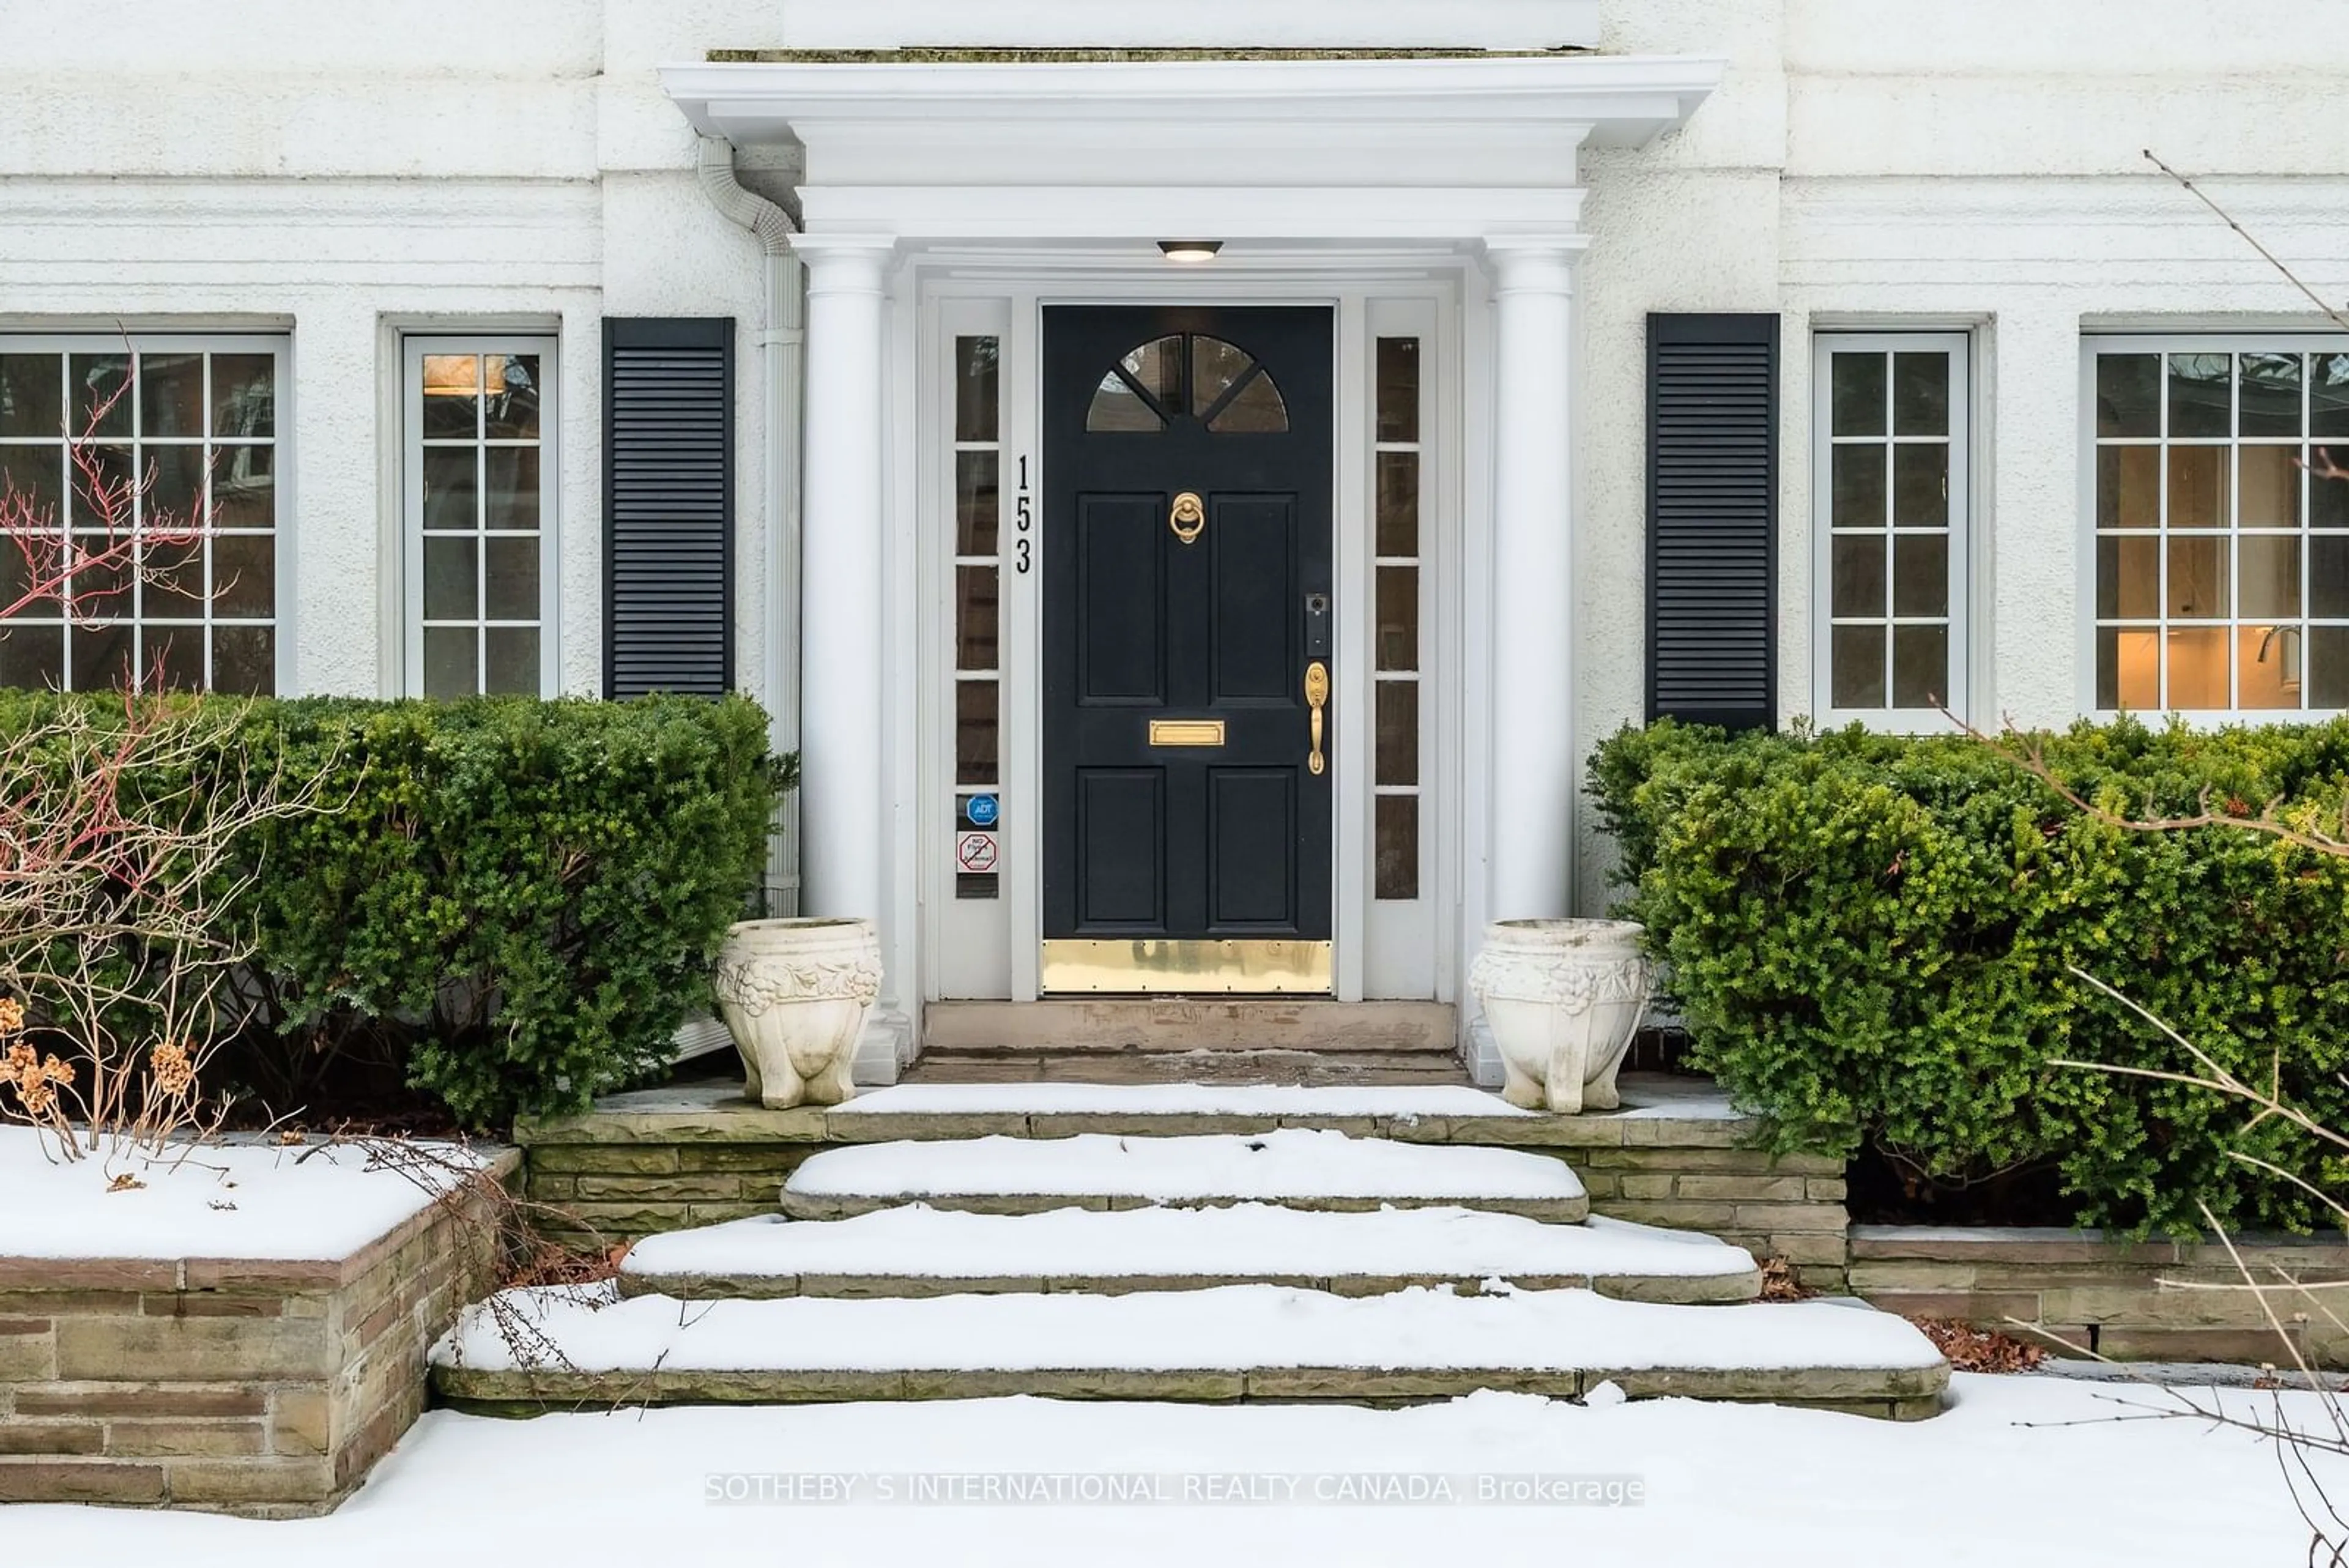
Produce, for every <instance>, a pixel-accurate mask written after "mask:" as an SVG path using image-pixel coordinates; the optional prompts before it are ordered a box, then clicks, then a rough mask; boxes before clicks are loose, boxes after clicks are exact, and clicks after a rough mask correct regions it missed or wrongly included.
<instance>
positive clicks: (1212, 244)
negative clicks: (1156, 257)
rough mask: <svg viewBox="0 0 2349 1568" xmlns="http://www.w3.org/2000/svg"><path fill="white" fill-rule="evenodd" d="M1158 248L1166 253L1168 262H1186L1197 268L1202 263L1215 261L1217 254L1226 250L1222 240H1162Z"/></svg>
mask: <svg viewBox="0 0 2349 1568" xmlns="http://www.w3.org/2000/svg"><path fill="white" fill-rule="evenodd" d="M1158 248H1159V249H1160V250H1162V251H1164V252H1165V253H1166V259H1167V260H1168V261H1171V262H1185V263H1187V264H1189V265H1194V266H1195V265H1198V264H1199V263H1201V262H1211V261H1213V260H1215V259H1216V252H1217V251H1220V250H1222V249H1223V248H1224V242H1223V241H1221V240H1161V241H1159V242H1158Z"/></svg>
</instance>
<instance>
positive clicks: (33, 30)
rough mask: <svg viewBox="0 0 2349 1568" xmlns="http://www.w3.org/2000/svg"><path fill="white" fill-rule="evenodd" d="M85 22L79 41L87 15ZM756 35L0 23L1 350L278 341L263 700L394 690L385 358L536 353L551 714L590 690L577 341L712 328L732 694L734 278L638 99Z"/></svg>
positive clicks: (318, 24) (745, 543) (754, 264)
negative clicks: (716, 332) (556, 698)
mask: <svg viewBox="0 0 2349 1568" xmlns="http://www.w3.org/2000/svg"><path fill="white" fill-rule="evenodd" d="M101 12H102V13H103V14H104V17H105V20H104V24H103V25H98V21H97V14H98V13H101ZM768 15H769V12H768V8H767V7H765V6H762V5H755V4H735V5H708V4H702V5H667V4H657V3H654V0H632V3H628V4H614V5H608V6H607V5H603V4H599V3H597V0H513V3H511V4H503V3H502V4H499V5H473V4H462V3H458V0H415V3H412V4H404V5H398V6H319V5H305V4H300V3H297V0H252V3H250V4H243V5H239V6H238V7H237V8H236V10H235V13H234V16H233V19H229V18H227V17H226V16H224V15H223V14H222V12H220V11H218V10H217V9H215V8H212V7H201V6H192V5H181V4H174V3H171V0H109V3H108V4H105V5H99V6H78V7H67V6H58V5H45V4H40V3H38V0H4V3H0V103H5V105H6V106H7V108H6V109H5V111H0V330H5V329H8V328H11V327H27V326H31V327H44V328H54V327H59V326H66V325H79V326H88V327H94V328H97V329H99V330H103V331H107V332H109V333H110V332H112V331H114V330H115V327H116V324H117V323H118V322H119V323H121V324H123V325H125V326H127V327H130V328H132V329H133V330H136V329H139V328H163V327H173V328H180V329H200V328H205V327H255V328H266V329H271V330H285V331H290V333H291V337H292V344H293V379H294V391H293V395H292V398H291V408H292V418H291V421H290V422H289V423H288V425H287V427H286V430H285V434H286V435H287V437H288V438H289V440H290V442H291V449H292V450H291V453H290V457H291V462H292V465H293V473H294V493H295V496H296V498H297V499H296V502H295V506H294V507H293V509H292V511H293V515H292V516H291V517H290V518H288V519H287V521H288V522H290V523H291V524H292V525H293V526H294V527H295V530H296V537H297V547H296V550H295V566H294V572H295V576H294V580H293V582H292V583H291V585H290V586H289V587H288V588H285V589H281V608H282V609H283V610H284V612H285V614H286V615H287V617H288V618H290V620H291V623H292V630H291V636H292V639H293V643H294V649H295V652H294V660H293V665H294V673H293V679H292V686H291V689H293V690H298V691H331V692H343V693H361V694H393V693H397V692H398V691H399V690H400V685H401V670H400V638H401V634H400V631H399V627H400V619H399V616H400V610H399V599H398V594H399V591H400V589H399V578H398V567H399V556H398V492H397V481H398V453H397V451H396V441H395V439H394V430H395V428H396V427H395V421H396V418H397V403H396V401H395V396H396V386H397V379H398V337H399V334H400V333H401V332H402V331H416V330H443V329H445V330H454V331H466V330H472V329H475V328H481V329H484V330H514V329H530V330H544V331H552V332H556V333H558V334H559V337H560V343H559V348H560V353H561V356H562V390H563V394H564V396H563V400H562V429H561V431H560V432H559V440H560V443H561V451H560V453H559V458H558V461H559V462H560V464H561V472H562V487H561V501H560V516H559V520H558V524H557V526H558V549H559V552H560V560H559V574H560V580H561V583H562V587H563V593H562V605H563V610H562V619H561V624H560V626H559V627H558V628H556V644H557V649H558V659H559V667H560V684H561V686H562V687H563V689H564V690H565V691H594V690H595V689H596V688H597V686H598V684H599V683H600V680H601V678H602V652H601V640H600V639H601V635H602V628H601V625H600V609H601V603H602V597H601V590H600V586H599V585H600V581H601V577H600V571H599V560H600V555H601V535H602V521H601V517H600V515H599V503H600V489H601V482H600V475H601V472H602V458H601V451H600V440H601V430H602V421H603V410H602V403H601V392H600V381H601V369H600V367H601V358H600V356H601V352H602V346H601V344H602V335H601V329H600V319H601V317H604V316H605V315H686V316H731V317H734V318H735V319H736V321H737V323H738V331H739V339H738V346H737V354H738V361H737V384H738V387H739V389H740V396H739V400H738V403H737V408H736V420H737V441H738V450H739V451H740V453H741V454H742V458H741V461H740V463H739V464H738V476H739V490H738V495H737V517H738V520H739V539H738V554H737V558H736V559H737V575H738V581H739V582H740V587H741V594H740V598H739V600H738V615H737V649H736V653H737V664H738V668H739V669H740V671H741V672H742V678H743V680H744V683H745V684H746V686H748V687H749V688H750V689H751V690H752V691H754V693H756V692H757V690H758V687H759V684H760V681H761V673H762V671H763V670H764V666H765V635H764V632H765V628H766V626H767V620H768V617H767V606H766V603H765V600H764V597H763V586H764V584H765V582H766V580H767V576H766V566H767V558H766V551H765V541H766V537H767V520H766V517H765V515H764V513H763V510H762V492H761V470H760V466H759V463H758V462H757V461H756V453H757V450H758V436H759V430H760V421H761V419H762V417H763V412H764V410H763V406H762V397H763V388H762V386H761V381H760V379H759V377H758V375H757V373H756V366H757V363H758V348H757V343H756V338H757V334H758V332H759V330H760V328H761V325H762V322H761V311H762V310H763V308H764V302H763V295H762V293H761V273H760V262H759V250H758V247H757V245H756V244H755V243H753V242H752V241H751V239H750V236H749V235H748V234H745V233H743V232H742V231H741V230H740V229H737V228H734V227H733V226H732V225H730V224H729V223H726V222H725V221H724V220H723V219H722V218H720V217H719V214H718V213H717V212H716V211H715V210H714V209H713V208H711V206H710V205H709V202H707V201H706V200H705V199H704V198H703V197H702V195H701V192H700V190H699V188H698V184H697V183H696V182H695V180H694V177H693V175H692V173H691V161H692V155H693V145H694V144H693V138H692V134H691V131H690V130H689V128H688V126H687V125H686V124H685V122H684V120H683V119H681V118H680V117H679V116H678V113H677V111H676V109H674V108H673V107H672V106H670V104H669V103H668V102H667V99H665V98H664V97H663V96H662V94H661V92H660V89H659V86H658V84H657V81H656V79H655V78H654V76H653V70H652V67H654V66H655V65H656V64H657V63H661V62H665V61H670V60H675V59H678V58H691V57H698V55H699V54H700V53H701V51H702V50H703V49H705V48H706V47H709V40H711V39H727V38H740V37H750V38H754V39H755V38H758V37H761V36H763V34H764V31H765V29H766V26H767V20H766V18H767V16H768Z"/></svg>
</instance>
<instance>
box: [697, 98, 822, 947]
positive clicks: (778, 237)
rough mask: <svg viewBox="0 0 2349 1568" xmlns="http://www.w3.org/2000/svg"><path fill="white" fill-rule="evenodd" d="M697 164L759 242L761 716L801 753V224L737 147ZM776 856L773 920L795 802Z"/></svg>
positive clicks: (786, 811) (793, 886) (713, 149)
mask: <svg viewBox="0 0 2349 1568" xmlns="http://www.w3.org/2000/svg"><path fill="white" fill-rule="evenodd" d="M700 141H701V146H700V151H699V155H698V160H697V164H696V166H697V169H698V172H699V174H700V177H701V190H702V193H703V194H704V195H706V196H708V197H709V201H710V204H711V205H713V206H715V207H716V208H717V209H718V210H719V212H720V213H724V214H725V215H726V216H727V217H728V218H729V219H730V220H731V221H732V222H734V223H740V225H741V226H742V227H744V228H746V229H748V230H750V233H751V234H754V235H755V236H757V238H758V241H759V245H760V248H761V250H763V251H764V252H765V253H766V260H765V269H766V280H765V281H766V292H767V320H766V325H765V327H763V328H762V329H761V331H760V333H759V359H760V372H761V376H762V377H763V378H764V381H765V387H766V408H767V417H766V428H765V430H764V431H762V432H761V442H762V444H763V445H764V447H765V449H766V453H765V455H766V476H767V483H766V513H767V539H768V550H767V602H768V605H769V610H768V616H767V627H768V637H767V639H766V640H767V670H766V676H767V680H766V686H767V693H766V696H767V713H768V717H769V720H770V731H769V734H770V739H771V743H772V745H773V746H774V748H775V750H776V752H777V753H783V752H796V751H798V750H799V749H800V445H799V429H800V390H801V381H802V345H803V344H804V342H805V333H804V331H803V330H802V316H801V312H802V309H803V306H802V297H803V290H802V275H801V266H800V259H799V257H798V256H796V255H795V254H792V235H794V234H797V233H798V232H799V225H798V224H797V223H794V222H793V221H792V215H791V214H790V213H787V212H785V211H784V210H783V209H782V208H781V207H779V206H777V205H776V204H775V203H774V202H770V201H769V200H767V198H765V197H764V196H761V195H760V194H758V193H757V192H753V191H747V190H745V189H743V187H742V183H741V182H740V181H739V180H737V179H736V178H735V176H734V144H733V143H732V142H730V141H728V140H726V139H725V138H724V137H722V136H705V137H702V138H701V139H700ZM778 827H779V829H780V831H779V833H778V835H777V836H776V842H775V853H774V856H773V857H772V858H771V860H770V861H769V862H768V866H767V901H768V907H769V911H770V913H772V914H775V915H796V914H798V913H799V910H800V802H799V796H798V795H797V794H793V795H792V797H791V798H790V799H789V800H787V801H785V802H784V803H783V808H782V812H781V820H780V822H779V823H778Z"/></svg>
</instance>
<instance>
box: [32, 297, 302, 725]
mask: <svg viewBox="0 0 2349 1568" xmlns="http://www.w3.org/2000/svg"><path fill="white" fill-rule="evenodd" d="M0 355H8V356H11V357H25V358H50V357H54V358H56V359H57V391H58V418H59V429H58V431H57V433H56V434H54V435H43V434H30V435H26V434H16V435H0V454H5V452H11V451H41V450H44V449H47V450H51V451H53V452H55V454H56V459H57V465H58V475H59V486H58V493H57V517H56V523H57V526H56V529H55V533H56V534H57V535H58V536H60V537H61V538H62V539H63V540H64V541H65V543H66V545H67V548H68V549H70V548H71V547H72V541H73V538H74V536H75V535H77V534H87V533H91V532H94V530H92V529H89V528H85V527H82V526H80V523H81V516H80V513H81V508H82V506H83V504H84V503H83V500H82V497H81V496H80V494H79V493H78V488H77V481H78V471H77V470H76V468H75V466H74V462H73V456H72V454H73V452H74V450H75V449H76V448H78V447H95V448H98V449H101V450H106V449H113V450H119V451H122V452H127V453H128V454H129V457H128V464H127V469H126V472H127V473H128V475H129V478H130V480H131V482H132V483H131V490H130V504H131V515H130V535H131V537H132V539H133V540H134V541H136V542H137V543H136V544H135V551H136V553H135V555H134V557H133V562H132V563H131V564H130V565H128V566H124V567H122V568H119V570H120V571H121V572H123V573H126V574H127V575H128V577H129V583H128V591H127V593H124V594H122V595H120V596H119V597H109V599H108V600H107V602H106V605H105V607H104V608H103V609H102V610H99V611H98V612H96V613H90V614H77V615H70V616H68V615H67V614H66V613H64V610H63V607H62V606H60V607H59V609H58V612H57V613H56V614H53V615H52V614H19V615H15V616H10V617H8V618H6V620H5V623H0V628H20V627H21V628H26V629H41V630H47V629H51V628H54V629H55V630H56V631H57V674H58V684H59V685H60V686H61V687H62V688H63V689H64V690H67V691H76V690H90V689H93V688H88V687H86V686H85V685H84V684H83V683H82V681H81V680H79V679H78V673H79V672H78V671H77V670H76V669H75V662H76V649H77V646H78V643H80V642H81V641H82V640H83V638H82V636H78V635H77V634H78V633H81V634H88V633H90V632H94V631H98V630H110V629H115V628H128V629H129V634H130V649H129V678H130V684H131V686H132V688H133V689H134V690H144V689H146V687H147V684H148V673H149V666H150V663H151V662H152V656H151V655H150V638H152V639H153V643H154V648H155V651H156V652H157V653H160V651H161V650H162V649H164V648H166V647H169V646H171V643H172V642H173V641H174V640H175V639H172V638H169V637H160V636H156V635H155V634H158V633H175V632H182V631H187V630H190V629H193V630H194V631H195V632H196V633H197V637H198V639H199V646H200V649H201V653H200V656H199V657H200V663H201V668H202V689H204V690H211V689H212V688H213V687H214V686H215V684H216V680H217V676H218V674H219V654H220V646H219V645H220V637H219V631H218V629H217V628H226V629H227V630H228V632H229V633H231V634H232V635H236V634H243V633H259V634H261V636H260V638H259V639H258V642H257V645H256V646H257V648H258V649H259V650H260V657H259V658H258V659H256V660H255V668H256V669H257V670H258V672H259V674H260V680H258V681H257V682H255V683H254V685H253V686H252V687H250V688H244V687H239V688H236V690H239V691H245V690H250V691H252V692H254V694H256V695H268V694H270V693H273V692H274V691H276V688H277V665H278V662H279V659H280V658H281V656H282V649H281V646H280V642H279V637H278V628H279V619H280V617H279V615H278V595H279V592H280V590H281V588H282V586H283V584H282V577H283V572H282V570H281V569H280V562H279V560H278V555H279V549H280V545H281V542H282V538H283V535H284V524H285V494H284V480H285V466H284V464H283V463H281V462H278V461H277V456H276V453H277V452H278V449H279V446H280V442H281V439H282V438H281V435H280V432H281V431H283V430H284V428H285V408H286V406H287V402H288V398H289V390H290V389H289V388H288V387H287V386H286V377H285V360H286V356H285V339H284V338H283V337H236V336H232V335H225V334H222V335H213V334H206V335H202V336H201V337H196V336H175V335H160V334H159V335H147V334H140V335H134V336H132V337H129V340H128V341H126V340H125V339H124V338H123V337H106V336H100V335H93V334H78V333H75V334H0ZM191 355H193V356H195V357H197V358H199V359H200V361H201V363H202V391H201V393H200V394H199V401H200V407H201V411H202V429H201V430H200V431H198V432H197V433H195V434H192V435H150V434H149V433H147V418H146V412H147V410H146V396H147V384H148V378H147V375H146V368H147V367H146V362H147V360H148V359H149V358H150V357H151V358H159V359H176V358H185V357H187V356H191ZM221 358H266V359H267V360H268V361H269V387H270V391H269V406H270V417H269V433H268V434H267V435H256V434H253V433H250V432H247V431H223V430H222V429H220V428H219V426H218V421H219V419H220V415H221V411H222V410H221V406H220V402H219V398H218V394H217V390H216V371H217V369H218V361H219V360H220V359H221ZM77 360H88V361H95V362H99V363H103V362H106V361H109V360H119V361H122V362H123V364H124V366H125V367H126V369H128V370H129V378H130V384H129V390H128V392H127V395H126V396H125V397H124V398H123V399H122V400H120V401H119V402H118V403H117V404H116V405H115V408H114V410H111V411H110V412H109V421H108V422H109V424H112V425H115V426H118V427H119V430H118V431H116V432H115V433H102V434H93V435H92V436H90V438H89V439H88V440H87V441H84V440H82V439H81V432H82V431H83V429H84V427H85V426H86V425H87V424H88V416H89V411H90V409H91V408H92V407H94V406H95V404H94V402H93V403H90V404H83V403H78V402H77V400H76V399H75V396H74V381H73V367H74V364H75V362H76V361H77ZM171 450H192V451H195V452H198V453H199V454H200V466H201V471H202V479H201V482H200V483H199V484H198V485H197V487H196V494H195V496H194V499H193V503H192V505H193V508H194V515H195V516H197V517H200V518H205V519H210V518H211V517H212V515H213V514H214V506H215V502H216V496H215V491H216V481H217V478H218V475H219V472H220V464H221V463H222V462H223V461H226V460H228V459H229V457H230V454H233V453H236V452H254V453H258V452H264V451H266V452H269V453H270V461H269V480H270V483H269V516H270V524H269V526H267V527H265V528H263V527H254V526H251V525H244V526H238V527H228V528H223V527H216V526H211V525H207V526H205V527H204V528H203V529H202V535H203V537H202V539H201V540H200V541H199V542H198V544H197V552H198V553H197V555H196V557H195V560H194V563H193V565H194V569H195V571H196V573H197V574H198V576H199V578H200V582H199V585H198V586H197V587H196V588H195V589H194V590H193V593H192V595H190V594H189V593H188V590H187V589H186V587H185V584H184V579H182V585H181V590H180V592H179V593H178V594H175V596H174V597H194V598H195V600H196V601H197V603H196V613H185V612H180V613H171V614H162V613H158V614H155V615H152V616H150V615H149V614H148V613H147V604H146V599H147V593H148V584H147V582H146V580H145V577H144V575H143V573H144V556H145V554H146V548H145V545H144V535H146V533H147V529H148V523H149V518H148V500H149V496H148V492H149V490H150V483H148V473H149V469H150V459H149V458H148V456H147V453H148V452H150V451H155V452H162V451H171ZM5 466H6V465H5V461H0V468H5ZM154 477H155V479H156V480H157V481H158V482H160V477H161V471H160V467H157V468H156V472H155V476H154ZM39 532H41V533H47V532H48V531H47V530H42V531H39ZM222 538H252V539H267V540H268V541H270V546H269V551H268V555H269V557H270V575H271V583H270V595H269V604H270V610H269V613H268V614H267V615H265V616H222V615H219V614H216V613H215V609H216V600H217V597H218V596H217V594H216V591H215V588H214V586H213V585H214V566H215V561H216V553H215V550H214V542H215V541H216V540H218V539H222ZM105 547H110V546H101V548H105ZM0 548H5V549H13V548H14V546H13V545H0ZM181 569H182V570H184V569H185V568H181ZM109 575H110V574H109ZM73 591H74V590H73V589H72V588H71V587H70V586H69V587H67V594H68V595H70V594H71V593H72V592H73ZM175 608H176V607H175ZM165 684H167V685H168V684H170V682H168V681H167V682H166V683H165Z"/></svg>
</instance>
